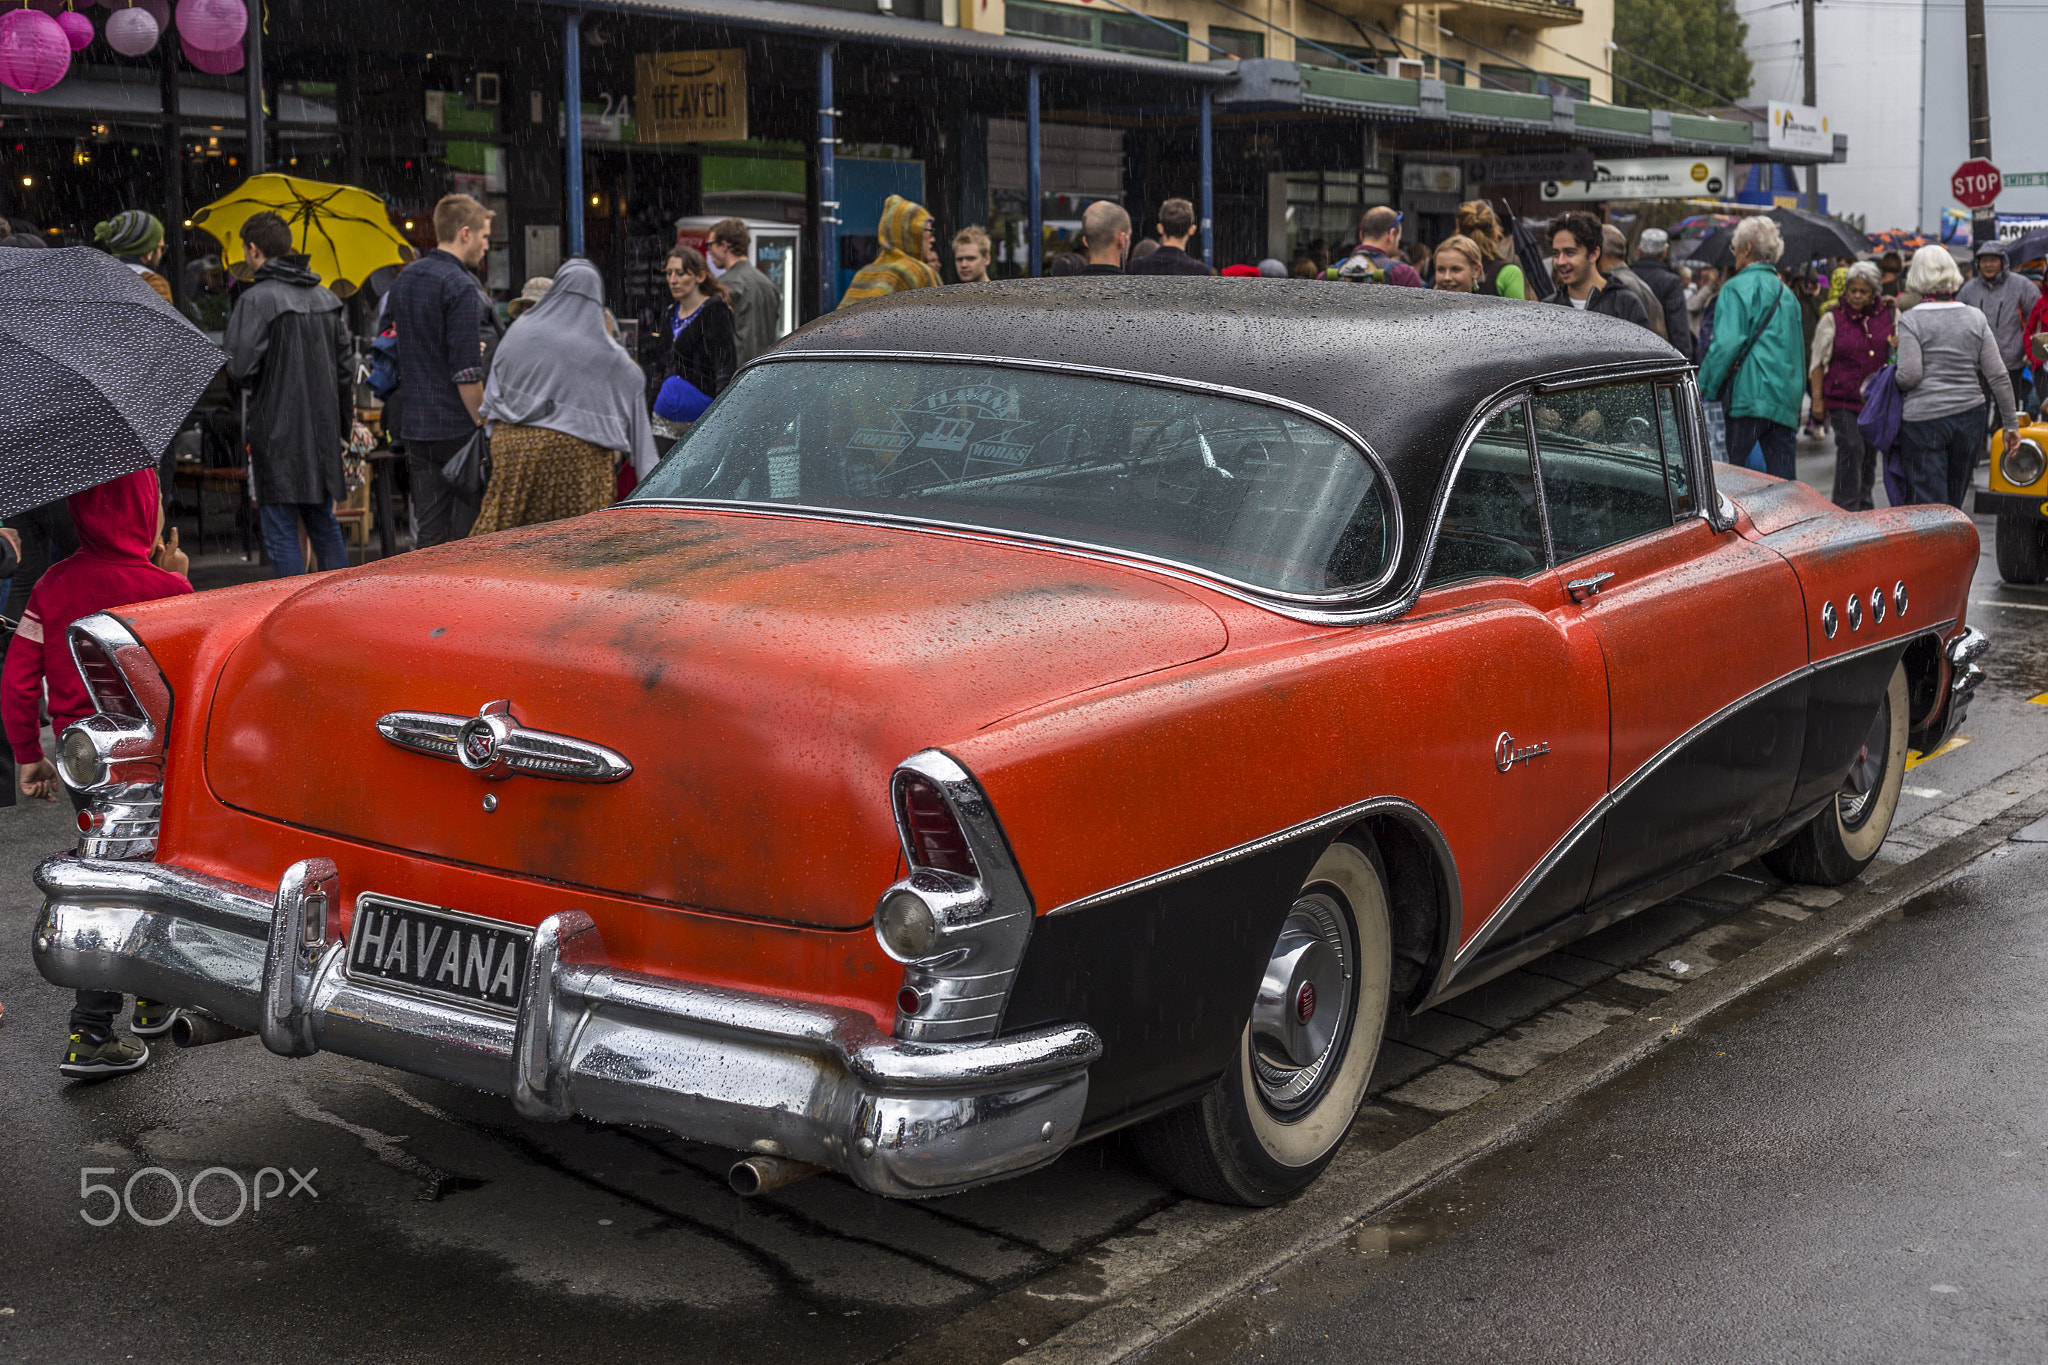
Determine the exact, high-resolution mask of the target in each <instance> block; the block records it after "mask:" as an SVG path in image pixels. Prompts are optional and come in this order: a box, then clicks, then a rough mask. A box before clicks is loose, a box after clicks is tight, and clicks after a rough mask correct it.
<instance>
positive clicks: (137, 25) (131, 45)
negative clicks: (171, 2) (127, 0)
mask: <svg viewBox="0 0 2048 1365" xmlns="http://www.w3.org/2000/svg"><path fill="white" fill-rule="evenodd" d="M162 32H163V30H161V29H159V28H158V27H157V25H156V16H155V15H153V14H151V13H150V12H149V11H148V10H146V9H143V8H141V7H140V6H137V7H136V8H134V9H117V10H115V11H114V12H113V13H112V14H110V15H108V16H107V46H109V47H111V48H113V49H114V51H116V52H118V53H120V54H121V55H122V56H124V57H140V56H141V55H142V54H143V53H145V52H147V51H149V50H150V49H151V48H153V47H155V46H156V40H157V37H158V35H159V34H161V33H162Z"/></svg>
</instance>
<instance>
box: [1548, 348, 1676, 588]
mask: <svg viewBox="0 0 2048 1365" xmlns="http://www.w3.org/2000/svg"><path fill="white" fill-rule="evenodd" d="M1531 406H1532V407H1533V409H1534V411H1535V423H1536V452H1537V459H1538V463H1539V464H1540V466H1541V468H1542V470H1543V497H1544V501H1545V503H1546V504H1547V506H1548V508H1549V512H1550V536H1551V543H1552V545H1553V547H1554V548H1555V550H1556V553H1557V558H1558V562H1559V563H1563V562H1565V561H1567V560H1572V559H1576V558H1578V557H1579V556H1580V555H1584V554H1590V553H1592V552H1593V551H1595V550H1601V549H1605V548H1606V547H1607V546H1609V545H1618V544H1620V543H1621V542H1622V541H1624V540H1633V539H1635V538H1636V537H1637V536H1642V535H1648V534H1649V533H1650V532H1652V531H1658V530H1662V529H1663V528H1665V527H1667V526H1669V525H1671V523H1672V519H1673V518H1672V513H1671V492H1670V490H1669V488H1668V487H1667V486H1666V484H1665V476H1664V442H1663V440H1662V439H1661V438H1660V436H1659V434H1658V429H1657V420H1658V414H1657V399H1656V395H1655V392H1654V390H1653V389H1652V387H1651V386H1650V385H1648V384H1606V385H1601V386H1599V387H1596V388H1586V389H1568V390H1564V391H1561V392H1555V393H1544V394H1539V395H1537V396H1536V397H1535V398H1534V399H1532V400H1531Z"/></svg>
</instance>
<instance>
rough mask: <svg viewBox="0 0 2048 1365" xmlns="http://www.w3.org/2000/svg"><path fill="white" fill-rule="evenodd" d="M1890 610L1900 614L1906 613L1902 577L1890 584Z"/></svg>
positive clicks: (1904, 581) (1904, 589) (1904, 582)
mask: <svg viewBox="0 0 2048 1365" xmlns="http://www.w3.org/2000/svg"><path fill="white" fill-rule="evenodd" d="M1892 610H1893V611H1896V612H1897V613H1898V614H1899V615H1901V616H1904V615H1905V614H1906V580H1905V579H1903V578H1901V579H1900V580H1899V581H1898V582H1896V583H1894V584H1892Z"/></svg>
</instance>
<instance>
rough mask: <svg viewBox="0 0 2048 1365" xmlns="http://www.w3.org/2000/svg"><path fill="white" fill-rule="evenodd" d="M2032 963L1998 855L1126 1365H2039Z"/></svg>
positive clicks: (2035, 933)
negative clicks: (1985, 1363)
mask: <svg viewBox="0 0 2048 1365" xmlns="http://www.w3.org/2000/svg"><path fill="white" fill-rule="evenodd" d="M2001 855H2002V856H2001ZM2044 967H2048V845H2044V844H2022V843H2018V842H2014V843H2011V844H2008V845H2006V846H2005V847H2004V848H2002V849H2000V850H1999V851H1998V852H1997V853H1994V854H1993V855H1991V856H1989V857H1987V858H1984V859H1983V860H1981V861H1980V862H1978V863H1977V864H1976V865H1975V866H1973V867H1972V868H1970V869H1969V870H1968V871H1967V872H1965V873H1964V874H1963V875H1961V876H1960V877H1958V878H1956V879H1955V880H1953V881H1952V882H1950V883H1948V884H1947V885H1945V886H1942V887H1940V888H1938V889H1936V890H1934V891H1932V892H1929V893H1927V894H1925V895H1923V896H1921V897H1919V898H1918V899H1917V900H1915V901H1913V902H1911V903H1910V904H1909V905H1907V906H1906V907H1905V908H1904V909H1903V910H1902V911H1901V912H1899V913H1898V914H1896V915H1894V916H1892V917H1891V918H1890V919H1889V920H1888V921H1887V922H1885V923H1882V924H1880V925H1879V926H1877V927H1876V928H1874V929H1872V930H1871V931H1869V932H1867V933H1866V934H1864V935H1863V936H1862V937H1861V938H1859V939H1856V940H1852V941H1851V942H1850V943H1848V944H1845V945H1843V946H1842V948H1841V949H1839V950H1838V952H1837V955H1836V956H1834V957H1832V958H1830V959H1827V960H1825V961H1824V963H1823V965H1821V966H1820V967H1819V968H1817V969H1814V970H1810V971H1807V972H1803V973H1799V974H1797V975H1796V976H1795V978H1794V979H1792V980H1789V981H1787V982H1785V983H1783V984H1782V985H1780V986H1778V987H1776V988H1774V989H1771V990H1768V991H1766V992H1764V993H1762V994H1760V995H1758V996H1755V997H1751V998H1750V999H1749V1000H1748V1001H1745V1002H1744V1003H1743V1005H1742V1006H1740V1007H1738V1008H1737V1009H1736V1010H1734V1011H1733V1012H1731V1014H1730V1015H1729V1016H1728V1017H1725V1018H1723V1019H1721V1020H1719V1021H1718V1022H1716V1023H1715V1024H1713V1025H1712V1026H1710V1027H1708V1028H1707V1029H1705V1030H1703V1031H1702V1032H1701V1033H1699V1034H1698V1035H1696V1036H1694V1037H1692V1038H1689V1039H1686V1040H1684V1041H1682V1042H1679V1043H1676V1044H1674V1045H1672V1046H1671V1047H1670V1048H1668V1049H1667V1050H1666V1051H1665V1052H1663V1053H1662V1054H1660V1055H1659V1056H1658V1057H1657V1059H1656V1060H1654V1061H1652V1062H1651V1063H1649V1064H1647V1065H1645V1066H1644V1067H1642V1068H1640V1069H1638V1070H1637V1071H1635V1072H1633V1073H1631V1074H1630V1075H1628V1076H1626V1077H1625V1078H1623V1079H1622V1080H1620V1081H1618V1082H1616V1083H1614V1084H1612V1085H1610V1086H1608V1087H1606V1088H1605V1089H1603V1090H1599V1091H1596V1092H1594V1093H1593V1094H1591V1095H1589V1096H1587V1097H1585V1098H1584V1099H1582V1100H1580V1101H1579V1102H1578V1103H1577V1104H1576V1105H1575V1106H1574V1107H1573V1109H1572V1111H1571V1112H1570V1113H1569V1114H1568V1115H1567V1116H1566V1117H1565V1118H1563V1119H1562V1120H1560V1121H1559V1122H1557V1123H1556V1124H1554V1125H1553V1126H1552V1127H1551V1128H1549V1129H1548V1130H1546V1131H1544V1132H1542V1133H1540V1134H1538V1135H1537V1136H1536V1137H1535V1138H1534V1139H1533V1140H1531V1141H1529V1142H1526V1143H1524V1144H1522V1145H1521V1146H1520V1147H1518V1148H1517V1149H1515V1150H1514V1151H1512V1152H1511V1153H1510V1154H1507V1155H1505V1156H1503V1157H1500V1158H1496V1159H1492V1160H1489V1161H1485V1162H1481V1163H1479V1164H1477V1165H1476V1166H1474V1167H1472V1168H1469V1169H1468V1170H1467V1171H1466V1172H1464V1173H1463V1174H1462V1175H1461V1176H1460V1177H1459V1178H1457V1179H1454V1180H1452V1181H1450V1182H1449V1183H1447V1184H1445V1185H1443V1186H1441V1187H1439V1188H1437V1189H1436V1190H1433V1191H1431V1192H1429V1193H1428V1194H1426V1195H1424V1196H1421V1197H1418V1198H1416V1199H1414V1200H1411V1201H1410V1202H1409V1203H1408V1204H1406V1205H1404V1206H1401V1207H1399V1208H1397V1209H1396V1210H1395V1211H1394V1212H1393V1214H1392V1215H1391V1216H1389V1217H1386V1218H1383V1219H1380V1220H1377V1221H1375V1222H1373V1223H1372V1224H1370V1225H1368V1226H1365V1227H1362V1228H1360V1229H1359V1230H1357V1231H1356V1232H1355V1233H1353V1234H1352V1235H1351V1236H1350V1237H1349V1238H1348V1239H1346V1241H1344V1242H1343V1243H1341V1244H1340V1245H1339V1246H1337V1247H1335V1248H1332V1249H1330V1250H1328V1251H1325V1252H1322V1253H1318V1254H1317V1255H1314V1256H1311V1257H1309V1258H1307V1259H1305V1260H1303V1261H1301V1262H1297V1263H1295V1264H1294V1265H1293V1266H1291V1267H1290V1268H1289V1269H1288V1270H1287V1271H1286V1272H1284V1273H1283V1274H1280V1275H1278V1276H1276V1277H1275V1278H1274V1279H1272V1280H1269V1281H1267V1282H1265V1283H1263V1284H1261V1285H1259V1286H1257V1288H1255V1289H1254V1290H1253V1292H1252V1293H1251V1294H1250V1295H1248V1296H1246V1297H1245V1298H1242V1299H1240V1300H1238V1301H1237V1302H1235V1303H1233V1304H1231V1305H1230V1306H1228V1307H1227V1308H1225V1309H1222V1310H1219V1311H1218V1312H1216V1313H1213V1314H1211V1315H1209V1316H1208V1317H1206V1318H1204V1319H1202V1320H1200V1321H1198V1322H1197V1323H1196V1324H1194V1325H1192V1326H1190V1327H1189V1328H1187V1329H1184V1330H1183V1331H1182V1332H1181V1333H1179V1334H1178V1335H1176V1336H1175V1337H1172V1338H1170V1339H1168V1340H1167V1341H1165V1342H1162V1343H1161V1344H1160V1345H1158V1346H1156V1347H1154V1348H1153V1349H1152V1350H1150V1351H1148V1352H1146V1353H1145V1354H1144V1355H1143V1356H1142V1357H1140V1359H1142V1360H1143V1361H1145V1362H1146V1365H1163V1362H1168V1361H1176V1360H1187V1359H1199V1360H1205V1361H1219V1360H1229V1361H1237V1362H1255V1361H1260V1360H1270V1361H1280V1360H1285V1361H1290V1362H1317V1361H1345V1362H1353V1361H1403V1362H1413V1361H1430V1360H1488V1361H1491V1360H1513V1361H1519V1362H1529V1363H1530V1365H1539V1363H1540V1362H1551V1361H1557V1362H1567V1361H1569V1362H1575V1363H1583V1365H1593V1363H1595V1362H1608V1361H1614V1362H1665V1361H1670V1362H1680V1361H1896V1362H1908V1361H1965V1360H1995V1361H2038V1360H2042V1359H2044V1358H2048V1293H2044V1287H2048V1049H2044V1048H2043V1047H2042V1040H2043V1039H2044V1038H2048V993H2044V992H2043V991H2042V989H2041V981H2042V975H2043V970H2044Z"/></svg>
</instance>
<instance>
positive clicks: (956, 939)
mask: <svg viewBox="0 0 2048 1365" xmlns="http://www.w3.org/2000/svg"><path fill="white" fill-rule="evenodd" d="M889 788H890V790H889V797H890V800H889V806H890V809H891V810H892V811H894V812H895V816H896V832H897V835H898V837H899V838H900V839H901V840H902V844H903V859H904V862H905V864H906V865H907V866H908V867H909V868H910V874H909V875H908V876H906V877H904V878H903V879H902V880H900V881H897V882H896V883H894V884H893V885H891V886H890V887H889V889H888V890H886V891H884V892H883V893H882V895H881V899H880V900H879V901H877V902H876V904H875V914H874V928H875V938H876V940H877V941H878V942H879V943H880V944H881V946H882V951H883V952H885V953H887V954H888V955H889V956H890V957H892V958H894V959H895V960H896V961H898V962H901V963H902V964H903V983H902V986H901V988H900V989H899V990H898V991H897V995H896V1028H895V1033H896V1036H897V1037H898V1038H903V1039H917V1040H921V1041H926V1042H954V1041H965V1040H971V1039H980V1038H992V1037H994V1036H995V1034H996V1030H997V1029H998V1028H999V1027H1000V1026H1001V1024H1002V1017H1003V1006H1004V1004H1005V1002H1006V1001H1007V1000H1008V999H1009V993H1010V984H1011V982H1012V981H1014V980H1015V979H1016V975H1017V968H1018V967H1019V966H1020V965H1021V964H1022V963H1023V961H1024V947H1025V945H1026V944H1027V943H1028V942H1029V941H1030V938H1031V924H1032V919H1033V915H1034V911H1033V908H1032V902H1031V893H1030V891H1029V890H1028V889H1027V888H1026V887H1025V885H1024V878H1023V875H1022V874H1021V873H1019V872H1018V870H1017V863H1016V859H1015V857H1014V856H1013V855H1012V854H1011V852H1010V845H1009V841H1008V840H1007V839H1006V838H1004V837H1003V831H1002V826H1001V825H999V824H998V823H997V822H996V817H995V811H994V809H993V808H992V807H991V806H990V805H989V801H988V797H987V796H986V795H985V794H984V793H983V792H982V790H981V785H980V784H979V783H978V782H976V781H975V780H974V777H973V775H972V774H970V773H969V772H968V771H967V769H965V768H964V767H962V766H961V765H960V763H959V762H958V761H957V760H955V759H954V758H953V757H952V756H951V755H950V754H947V753H944V752H942V751H940V750H937V749H926V750H924V751H923V752H921V753H917V754H913V755H911V756H910V757H909V758H907V759H905V760H904V761H903V762H902V763H900V764H899V765H897V768H896V771H895V773H894V774H893V775H892V776H891V778H890V783H889Z"/></svg>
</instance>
